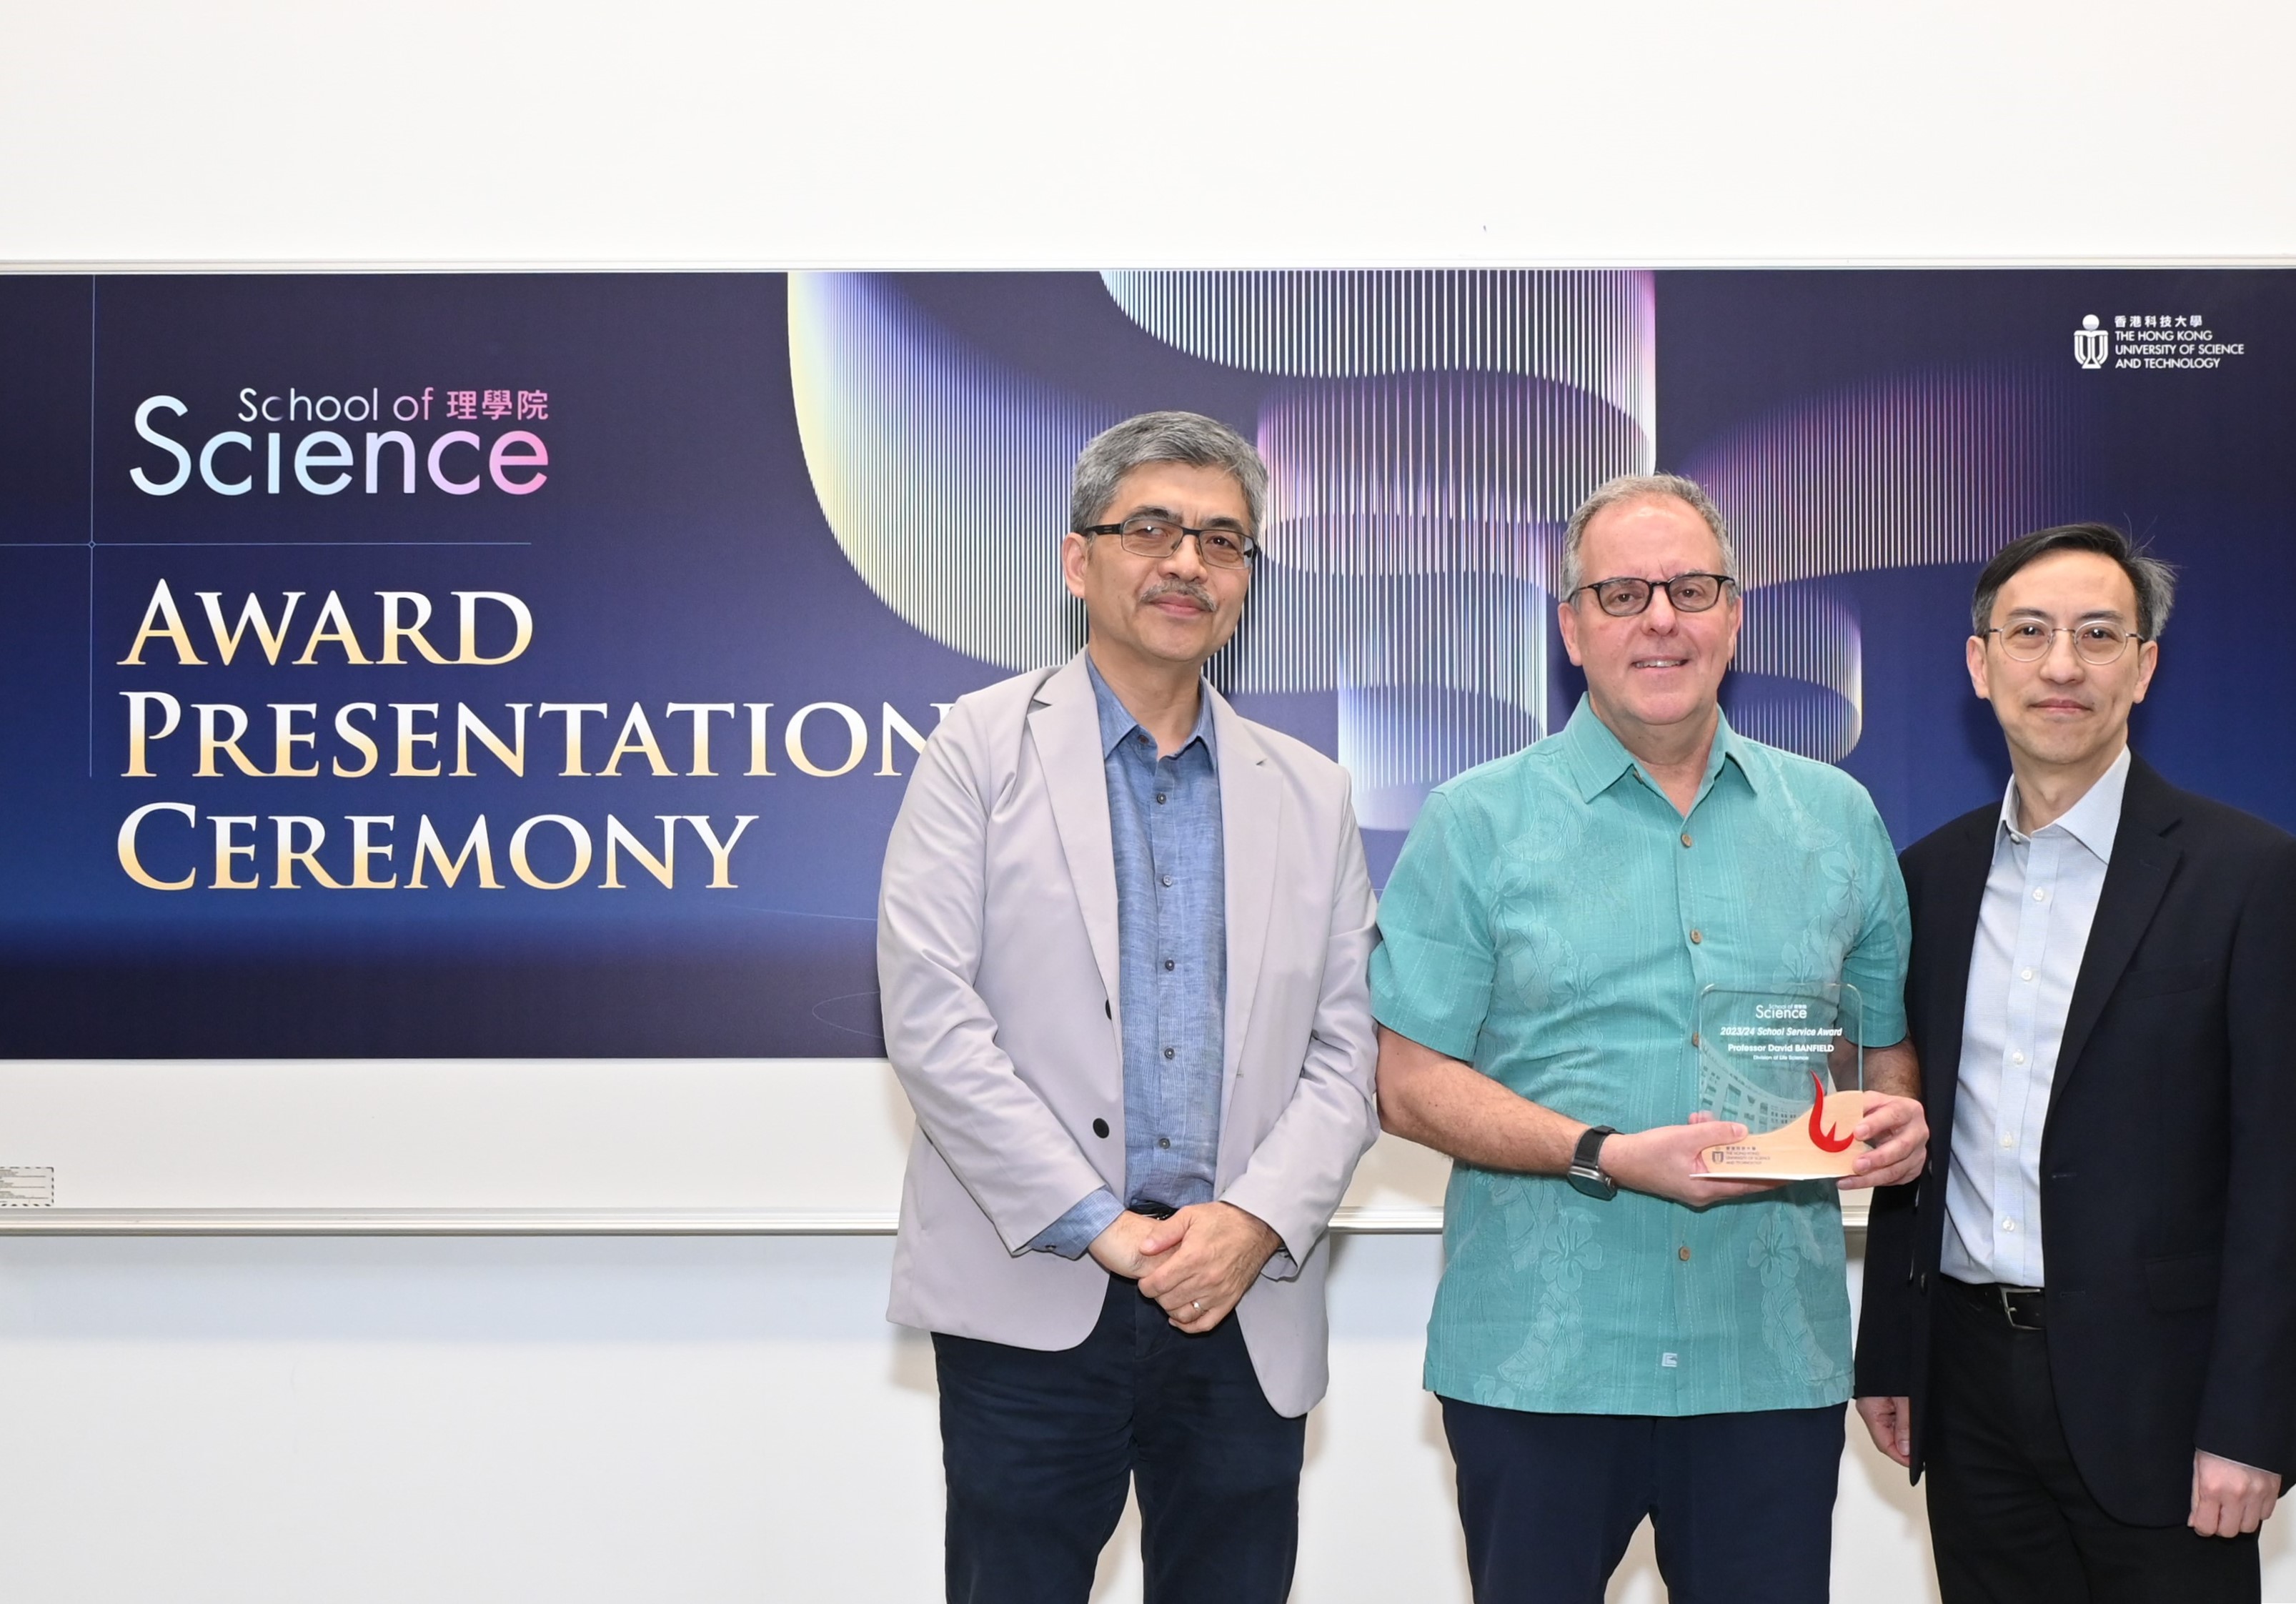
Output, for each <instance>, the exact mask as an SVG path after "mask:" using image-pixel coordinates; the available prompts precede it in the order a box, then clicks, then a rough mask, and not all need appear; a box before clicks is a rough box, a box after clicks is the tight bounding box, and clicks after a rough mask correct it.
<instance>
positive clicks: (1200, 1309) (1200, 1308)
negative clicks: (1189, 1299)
mask: <svg viewBox="0 0 2296 1604" xmlns="http://www.w3.org/2000/svg"><path fill="white" fill-rule="evenodd" d="M1195 1305H1196V1313H1199V1314H1201V1313H1203V1312H1204V1300H1203V1299H1202V1298H1201V1297H1199V1298H1197V1299H1196V1300H1195Z"/></svg>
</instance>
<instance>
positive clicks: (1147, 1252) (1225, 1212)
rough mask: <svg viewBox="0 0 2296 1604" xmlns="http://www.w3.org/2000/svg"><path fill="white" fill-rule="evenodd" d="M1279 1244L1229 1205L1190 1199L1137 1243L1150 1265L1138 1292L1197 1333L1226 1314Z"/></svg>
mask: <svg viewBox="0 0 2296 1604" xmlns="http://www.w3.org/2000/svg"><path fill="white" fill-rule="evenodd" d="M1282 1246H1283V1242H1282V1240H1280V1239H1279V1238H1278V1237H1277V1236H1276V1234H1275V1232H1273V1231H1271V1230H1269V1229H1268V1228H1267V1225H1266V1224H1264V1223H1261V1221H1260V1220H1259V1217H1258V1216H1257V1215H1249V1214H1246V1213H1245V1212H1244V1211H1243V1210H1242V1209H1241V1208H1238V1207H1236V1206H1235V1205H1234V1204H1233V1203H1191V1204H1189V1205H1188V1207H1185V1208H1183V1209H1181V1210H1179V1211H1178V1212H1177V1213H1176V1214H1174V1215H1173V1216H1172V1217H1171V1218H1170V1219H1169V1220H1166V1221H1165V1222H1164V1223H1162V1224H1160V1225H1159V1226H1158V1227H1157V1228H1156V1229H1155V1230H1154V1231H1152V1232H1150V1233H1149V1234H1148V1237H1147V1239H1146V1240H1144V1241H1143V1242H1142V1243H1141V1244H1140V1255H1141V1256H1142V1257H1143V1258H1144V1259H1147V1260H1149V1261H1151V1262H1152V1263H1153V1264H1155V1268H1154V1269H1152V1270H1151V1271H1149V1272H1148V1273H1147V1274H1145V1275H1144V1276H1142V1277H1141V1278H1140V1290H1141V1291H1142V1292H1144V1293H1145V1294H1146V1295H1147V1296H1148V1297H1152V1298H1154V1299H1155V1300H1156V1302H1157V1303H1158V1305H1160V1306H1161V1307H1162V1309H1163V1311H1164V1313H1165V1314H1166V1315H1168V1316H1169V1318H1170V1320H1171V1322H1172V1323H1173V1324H1174V1325H1176V1326H1177V1327H1178V1328H1179V1329H1180V1330H1183V1331H1185V1332H1187V1333H1188V1334H1189V1335H1190V1336H1192V1337H1193V1336H1196V1335H1199V1334H1201V1333H1202V1332H1205V1331H1209V1330H1211V1329H1212V1328H1213V1327H1214V1326H1216V1325H1218V1324H1219V1322H1221V1321H1223V1320H1225V1319H1226V1318H1227V1315H1228V1311H1229V1310H1231V1309H1233V1308H1234V1307H1235V1305H1237V1304H1238V1303H1239V1302H1241V1301H1242V1298H1243V1295H1244V1294H1245V1293H1246V1292H1248V1291H1250V1290H1251V1283H1252V1281H1254V1280H1255V1279H1257V1277H1258V1276H1259V1273H1260V1271H1261V1270H1263V1269H1265V1268H1266V1267H1267V1261H1268V1260H1269V1259H1270V1258H1272V1257H1274V1256H1275V1250H1276V1249H1277V1248H1280V1247H1282Z"/></svg>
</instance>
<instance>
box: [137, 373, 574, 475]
mask: <svg viewBox="0 0 2296 1604" xmlns="http://www.w3.org/2000/svg"><path fill="white" fill-rule="evenodd" d="M191 411H192V409H191V407H190V406H189V405H187V404H186V403H184V401H182V400H180V399H178V398H177V397H174V396H147V397H144V399H143V402H142V403H141V404H140V405H138V406H137V407H136V408H135V432H136V434H137V435H138V436H139V437H140V438H142V439H143V441H144V442H145V444H146V445H147V446H151V447H152V448H153V450H154V451H155V452H156V453H157V455H156V456H154V457H153V458H152V459H151V460H149V461H146V462H137V463H136V464H135V466H133V467H131V468H130V469H129V470H128V471H127V477H128V479H129V481H130V482H131V483H133V484H134V485H135V487H136V488H137V489H138V490H141V491H143V494H144V495H175V494H176V492H177V491H179V490H182V489H184V488H185V487H188V486H190V485H191V484H192V482H193V479H194V478H196V479H197V480H198V482H199V483H200V484H201V485H202V486H204V487H206V488H207V489H209V490H210V491H212V492H214V493H215V494H216V495H249V494H250V493H251V492H253V491H255V490H256V489H257V488H258V486H259V487H260V488H261V490H262V493H263V494H264V495H281V494H283V493H284V492H286V491H288V490H289V489H291V488H292V489H294V490H298V491H300V492H302V493H304V494H307V495H340V494H341V493H342V492H344V491H346V490H348V489H350V488H351V487H352V486H353V485H358V486H360V488H361V492H362V493H363V494H365V495H415V494H416V493H417V487H418V486H419V487H423V488H426V489H430V490H437V491H442V492H444V493H445V494H447V495H476V494H478V493H479V492H480V491H481V490H484V489H487V488H488V487H492V488H494V489H496V490H498V491H500V492H501V493H502V494H503V495H533V494H534V493H535V492H536V491H537V490H539V489H541V488H542V487H543V486H544V485H545V484H546V483H548V482H549V479H550V475H549V473H548V472H547V471H545V470H547V469H548V468H549V466H550V448H549V447H548V446H546V445H545V444H544V443H543V439H542V436H541V435H540V434H539V433H538V432H537V430H534V429H533V428H531V427H526V426H527V425H531V424H536V423H542V422H547V421H549V418H550V392H549V391H547V390H540V389H440V388H439V387H438V386H436V385H428V384H426V385H424V386H423V387H422V389H420V390H418V391H410V392H408V393H407V394H406V395H402V396H395V397H392V398H391V399H390V400H389V402H388V403H386V402H385V401H384V400H383V398H382V391H381V389H380V387H376V388H371V389H367V390H365V391H363V392H362V391H354V392H351V393H349V394H346V395H340V396H336V395H306V394H305V393H304V392H303V391H301V390H299V389H295V388H294V387H292V386H290V387H289V388H288V389H287V391H286V393H285V394H284V395H279V394H274V393H267V392H266V391H265V390H264V389H262V388H261V387H260V386H257V385H249V386H247V387H245V388H244V389H242V390H241V391H240V392H239V395H238V397H237V404H236V405H235V406H234V408H233V409H232V411H231V413H230V414H229V419H228V421H230V422H232V423H235V424H252V425H277V426H278V427H258V428H253V429H249V428H234V429H220V430H215V431H214V432H212V433H210V434H209V435H207V437H206V438H204V439H201V438H192V437H196V436H197V435H198V433H199V430H198V429H197V427H195V426H194V427H191V428H188V429H187V428H186V427H185V425H187V424H189V422H190V417H191ZM178 420H181V421H180V422H179V421H178ZM505 423H511V424H518V425H521V427H517V428H508V429H505V428H503V427H501V425H503V424H505ZM299 424H301V425H317V426H320V427H307V428H305V429H303V430H300V432H298V431H297V427H296V426H297V425H299ZM325 425H344V426H349V425H365V427H364V428H348V427H345V428H330V427H324V426H325ZM466 426H467V427H466ZM488 426H491V427H488ZM482 427H483V428H485V432H483V433H482V432H481V428H482ZM171 430H173V431H175V432H170V431H171ZM355 435H356V436H358V437H360V438H357V439H356V440H354V438H352V437H353V436H355ZM290 436H292V437H293V438H292V439H291V440H290V438H289V437H290Z"/></svg>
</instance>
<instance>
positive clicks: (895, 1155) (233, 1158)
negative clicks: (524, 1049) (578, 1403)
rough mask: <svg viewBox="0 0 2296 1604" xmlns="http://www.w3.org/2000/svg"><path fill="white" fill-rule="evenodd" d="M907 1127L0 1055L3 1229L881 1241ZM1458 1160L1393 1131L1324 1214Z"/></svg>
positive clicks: (1427, 1176)
mask: <svg viewBox="0 0 2296 1604" xmlns="http://www.w3.org/2000/svg"><path fill="white" fill-rule="evenodd" d="M914 1130H915V1121H914V1118H913V1117H911V1115H910V1112H909V1105H908V1100H907V1099H906V1097H904V1096H903V1095H902V1093H901V1088H900V1084H899V1083H898V1081H897V1080H896V1079H895V1078H894V1076H893V1071H892V1066H891V1065H890V1064H888V1063H887V1062H885V1061H884V1060H881V1059H764V1060H729V1059H700V1060H696V1059H660V1060H596V1059H562V1060H504V1059H463V1060H445V1059H418V1060H379V1059H326V1060H242V1061H236V1062H217V1061H198V1060H184V1061H176V1060H158V1061H155V1060H146V1061H138V1062H95V1063H91V1062H83V1061H78V1060H71V1061H64V1062H54V1061H47V1062H38V1061H19V1062H12V1063H0V1174H5V1175H10V1176H13V1177H16V1178H18V1182H19V1186H18V1188H17V1190H19V1191H22V1190H24V1189H25V1188H28V1187H29V1186H31V1185H33V1184H34V1183H37V1181H39V1180H40V1179H42V1178H44V1173H45V1179H46V1180H48V1181H49V1182H50V1183H52V1185H53V1201H51V1202H47V1203H13V1204H11V1203H5V1202H0V1233H15V1234H55V1233H66V1232H70V1233H78V1232H94V1233H111V1234H119V1235H171V1234H175V1235H227V1234H237V1233H257V1234H273V1233H280V1234H284V1233H295V1232H307V1233H318V1234H361V1235H372V1234H384V1235H388V1234H407V1235H523V1234H569V1235H631V1234H663V1235H711V1234H734V1235H749V1234H757V1235H850V1236H874V1235H890V1233H891V1232H892V1231H893V1228H894V1224H895V1221H896V1217H897V1215H898V1210H899V1206H900V1193H901V1170H902V1166H903V1164H904V1163H905V1161H906V1157H907V1153H908V1147H909V1142H910V1138H911V1135H912V1133H914ZM1449 1174H1450V1161H1449V1160H1448V1159H1446V1158H1443V1157H1441V1156H1440V1155H1439V1154H1437V1153H1434V1152H1431V1151H1430V1150H1427V1149H1426V1148H1423V1147H1420V1146H1418V1145H1416V1144H1415V1143H1413V1142H1405V1141H1403V1140H1401V1139H1400V1138H1398V1137H1394V1136H1388V1135H1382V1137H1381V1138H1380V1139H1379V1142H1377V1144H1376V1145H1375V1146H1374V1147H1373V1149H1372V1150H1371V1151H1370V1152H1369V1153H1367V1154H1366V1155H1365V1157H1364V1160H1363V1162H1362V1164H1361V1165H1360V1166H1357V1171H1356V1178H1355V1183H1354V1184H1353V1185H1352V1186H1350V1187H1349V1190H1348V1194H1347V1199H1346V1200H1345V1202H1343V1203H1342V1204H1341V1207H1340V1211H1339V1214H1338V1215H1337V1216H1336V1217H1335V1218H1334V1219H1333V1229H1334V1230H1337V1231H1342V1232H1437V1231H1440V1230H1441V1229H1442V1223H1443V1187H1444V1183H1445V1182H1446V1181H1447V1179H1448V1177H1449ZM1842 1204H1843V1217H1844V1223H1846V1224H1848V1225H1849V1227H1850V1228H1851V1229H1853V1230H1855V1229H1860V1228H1862V1227H1863V1226H1864V1224H1865V1218H1866V1194H1865V1193H1863V1192H1846V1193H1844V1194H1843V1197H1842Z"/></svg>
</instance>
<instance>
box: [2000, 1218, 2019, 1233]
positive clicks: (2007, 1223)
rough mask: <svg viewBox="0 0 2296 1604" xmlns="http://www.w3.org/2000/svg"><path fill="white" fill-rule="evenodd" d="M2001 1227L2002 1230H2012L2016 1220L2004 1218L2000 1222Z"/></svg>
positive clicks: (2015, 1226)
mask: <svg viewBox="0 0 2296 1604" xmlns="http://www.w3.org/2000/svg"><path fill="white" fill-rule="evenodd" d="M2001 1229H2002V1230H2004V1231H2014V1230H2016V1229H2017V1222H2016V1221H2014V1220H2004V1221H2002V1222H2001Z"/></svg>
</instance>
